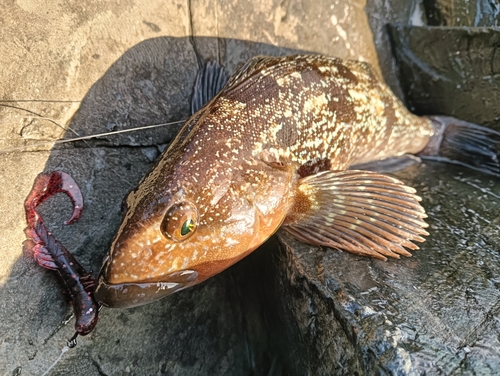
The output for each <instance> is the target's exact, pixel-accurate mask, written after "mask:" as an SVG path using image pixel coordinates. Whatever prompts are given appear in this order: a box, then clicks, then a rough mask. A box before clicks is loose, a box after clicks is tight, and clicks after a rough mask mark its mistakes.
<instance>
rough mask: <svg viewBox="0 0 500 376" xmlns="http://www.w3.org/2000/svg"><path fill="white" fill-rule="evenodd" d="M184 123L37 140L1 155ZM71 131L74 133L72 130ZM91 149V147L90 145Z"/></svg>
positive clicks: (180, 121) (178, 122)
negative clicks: (42, 146)
mask: <svg viewBox="0 0 500 376" xmlns="http://www.w3.org/2000/svg"><path fill="white" fill-rule="evenodd" d="M184 122H186V120H185V119H184V120H178V121H172V122H169V123H161V124H154V125H146V126H142V127H135V128H129V129H122V130H119V131H114V132H105V133H96V134H92V135H88V136H78V137H72V138H65V139H62V140H50V141H42V140H35V141H34V142H33V144H30V145H24V146H14V147H11V148H6V149H1V150H0V153H11V152H14V151H23V150H27V149H29V148H30V147H36V146H41V145H59V144H65V143H68V142H75V141H86V140H90V139H92V138H95V137H104V136H113V135H115V134H121V133H128V132H136V131H140V130H145V129H152V128H159V127H164V126H167V125H175V124H180V123H184ZM70 130H71V131H73V130H72V129H70ZM73 132H74V133H76V132H75V131H73ZM76 134H78V133H76ZM87 145H88V144H87ZM89 147H90V145H89Z"/></svg>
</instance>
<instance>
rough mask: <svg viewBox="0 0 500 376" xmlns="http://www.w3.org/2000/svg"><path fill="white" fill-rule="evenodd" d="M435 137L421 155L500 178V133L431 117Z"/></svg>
mask: <svg viewBox="0 0 500 376" xmlns="http://www.w3.org/2000/svg"><path fill="white" fill-rule="evenodd" d="M429 119H430V120H431V121H432V124H433V126H434V129H435V134H434V136H432V138H431V139H430V141H429V143H428V144H427V146H426V147H425V149H424V150H423V151H421V152H420V154H419V156H420V157H422V158H423V159H431V160H437V161H446V162H450V163H456V164H460V165H463V166H467V167H469V168H472V169H474V170H478V171H482V172H486V173H488V174H492V175H496V176H500V132H497V131H495V130H493V129H490V128H486V127H482V126H479V125H476V124H473V123H468V122H466V121H462V120H458V119H455V118H453V117H448V116H430V117H429Z"/></svg>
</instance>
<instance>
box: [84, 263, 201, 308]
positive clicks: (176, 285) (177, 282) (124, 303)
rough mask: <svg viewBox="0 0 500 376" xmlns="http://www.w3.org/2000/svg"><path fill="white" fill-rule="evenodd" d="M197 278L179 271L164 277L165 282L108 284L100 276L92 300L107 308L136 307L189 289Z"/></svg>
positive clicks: (193, 273)
mask: <svg viewBox="0 0 500 376" xmlns="http://www.w3.org/2000/svg"><path fill="white" fill-rule="evenodd" d="M197 278H198V273H197V272H196V271H194V270H181V271H179V272H175V273H172V274H169V275H167V276H165V281H159V282H147V281H146V282H125V283H116V284H114V283H109V282H108V281H107V280H106V278H105V277H104V276H103V275H102V274H101V275H100V276H99V280H98V283H97V287H96V289H95V291H94V298H95V299H96V300H97V301H98V302H99V303H100V304H102V305H103V306H105V307H109V308H132V307H138V306H141V305H144V304H148V303H151V302H154V301H156V300H158V299H161V298H163V297H165V296H167V295H170V294H173V293H174V292H177V291H181V290H183V289H185V288H187V287H190V286H192V285H194V284H195V283H196V279H197ZM167 281H168V282H167Z"/></svg>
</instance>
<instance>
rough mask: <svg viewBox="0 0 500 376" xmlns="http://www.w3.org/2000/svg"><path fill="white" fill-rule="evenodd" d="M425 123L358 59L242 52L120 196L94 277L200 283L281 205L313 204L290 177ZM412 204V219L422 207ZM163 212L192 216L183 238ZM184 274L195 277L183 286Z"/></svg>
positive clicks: (379, 152) (264, 230) (334, 164)
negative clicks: (117, 221) (108, 245)
mask: <svg viewBox="0 0 500 376" xmlns="http://www.w3.org/2000/svg"><path fill="white" fill-rule="evenodd" d="M432 132H433V128H432V125H431V122H430V121H429V120H428V119H424V118H419V117H417V116H414V115H412V114H411V113H410V112H409V111H408V110H407V109H406V108H405V107H404V106H403V105H402V103H401V102H400V101H399V100H398V99H397V98H396V97H395V96H394V95H393V94H392V93H391V92H390V91H389V89H388V88H387V87H386V86H385V85H384V84H383V83H381V82H380V81H378V79H377V77H376V76H375V74H374V73H373V71H372V69H371V68H370V67H369V65H368V64H365V63H362V62H354V61H344V60H340V59H336V58H328V57H322V56H289V57H282V58H273V57H257V58H254V59H251V60H250V61H249V62H248V63H247V64H245V66H243V67H242V68H241V69H240V70H239V71H238V72H237V73H236V74H235V75H233V76H232V77H231V78H230V80H229V81H228V83H227V85H226V86H225V88H224V89H223V90H222V92H220V93H219V94H218V95H217V96H216V97H215V98H214V99H213V100H212V101H211V102H209V103H208V104H207V105H206V106H205V107H203V108H202V109H201V110H200V111H199V112H198V113H196V114H195V115H194V116H193V117H192V118H191V119H190V120H189V121H188V123H187V124H186V125H185V126H184V128H183V129H182V130H181V132H180V133H179V135H178V136H177V138H176V139H175V140H174V141H173V143H172V144H171V146H170V147H169V149H168V150H167V151H166V153H165V154H164V155H163V156H162V158H161V160H160V161H159V162H158V164H157V165H156V167H155V168H154V169H153V171H152V172H151V173H150V174H149V175H147V176H146V177H145V178H144V180H143V181H142V182H141V184H140V185H139V187H138V188H137V189H136V190H135V191H134V192H132V193H131V194H130V195H129V197H128V199H127V203H128V206H129V209H128V211H127V213H126V215H125V217H124V220H123V222H122V225H121V227H120V230H119V232H118V234H117V236H116V238H115V240H114V243H113V247H112V250H111V252H110V258H109V260H108V261H107V262H106V263H105V265H104V266H103V270H102V273H101V275H102V276H104V277H102V278H105V280H106V283H109V284H117V285H119V284H126V283H132V282H134V281H135V282H137V283H140V282H168V283H169V286H167V287H164V288H165V289H171V290H172V291H176V290H178V289H181V288H185V287H187V285H189V284H192V283H191V282H193V283H198V282H200V281H202V280H204V279H206V278H208V277H209V276H211V275H213V274H216V273H218V272H220V271H221V270H223V269H225V268H226V267H228V266H229V265H231V264H233V263H234V262H236V261H237V260H239V259H241V258H242V257H244V256H245V255H246V254H248V253H249V252H251V251H252V250H254V249H255V248H256V247H258V246H259V245H260V244H262V243H263V242H264V241H265V239H267V238H268V237H269V236H270V235H272V234H273V233H274V232H275V231H276V230H277V229H278V228H279V226H280V225H281V224H282V222H283V221H285V220H286V217H287V213H288V212H289V211H290V209H292V208H293V210H295V211H297V210H299V211H300V210H303V208H304V207H305V206H307V205H308V206H307V207H308V208H309V207H312V206H313V205H312V204H313V203H312V202H309V201H310V200H314V199H315V198H314V197H310V198H307V197H304V198H303V199H301V198H300V197H299V196H300V194H302V193H301V192H303V191H304V190H302V191H300V190H298V189H297V185H298V184H299V178H300V177H304V176H308V175H311V174H315V173H318V172H320V171H325V170H334V171H339V170H345V169H347V168H348V167H349V166H351V165H352V164H356V163H362V162H367V161H371V160H377V159H381V158H386V157H389V156H395V155H401V154H404V153H416V152H418V151H420V150H421V149H423V148H424V146H425V145H426V144H427V142H428V140H429V138H430V136H431V135H432ZM382 180H383V179H382ZM366 181H367V184H371V183H370V182H372V181H371V180H369V179H368V180H366ZM374 181H375V180H374ZM396 182H397V181H396ZM374 184H375V185H377V184H392V185H391V187H392V186H394V187H396V186H399V185H401V183H400V182H397V183H393V182H392V181H391V182H390V183H389V182H386V181H385V180H384V181H378V182H377V181H375V183H374ZM406 188H407V187H405V189H406ZM360 189H362V188H360ZM388 189H393V188H388ZM408 190H411V189H406V190H401V192H409V191H408ZM413 193H414V191H411V192H410V193H408V195H409V196H411V197H410V199H411V200H412V205H413V202H414V201H415V200H416V198H414V196H413ZM403 194H405V195H406V193H403ZM410 199H409V200H410ZM308 200H309V201H308ZM415 202H416V201H415ZM415 205H416V206H415ZM415 205H414V206H415V207H417V208H418V210H421V208H420V206H419V205H418V203H417V204H415ZM172 208H175V211H174V212H172V213H173V214H172V213H170V212H171V211H172V210H173V209H172ZM300 208H302V209H300ZM304 210H305V209H304ZM304 210H303V211H304ZM411 210H413V209H411ZM418 210H417V212H416V213H417V214H415V213H413V212H412V213H413V214H412V215H414V217H415V220H416V221H420V219H421V218H422V217H424V216H425V215H423V214H422V215H421V214H419V213H420V212H419V211H418ZM304 212H305V211H304ZM421 212H422V213H423V210H421ZM169 213H170V214H169ZM186 213H187V214H186ZM167 214H168V215H169V218H173V221H174V222H171V223H170V226H171V227H172V226H173V225H172V223H177V222H179V221H181V217H182V216H185V215H188V217H189V218H191V217H192V216H195V217H196V218H195V220H193V223H195V224H196V229H195V231H194V230H193V233H192V234H189V239H186V240H182V241H181V240H179V239H173V240H172V239H171V236H170V237H169V236H166V235H165V231H163V233H162V230H161V229H162V227H161V226H162V221H164V218H165V217H166V216H167ZM295 214H297V213H295ZM182 218H184V217H182ZM186 218H187V217H186ZM175 221H177V222H175ZM189 221H191V219H189ZM420 222H421V221H420ZM420 222H419V223H420ZM182 223H184V224H186V223H188V222H186V221H184V222H182V221H181V222H179V226H180V225H181V224H182ZM189 223H191V222H189ZM422 223H423V222H422ZM164 226H165V225H164ZM419 226H420V225H419ZM164 228H165V227H163V229H164ZM172 228H174V227H172ZM186 231H187V230H186ZM420 233H425V232H420ZM407 239H413V238H412V237H411V236H408V237H407ZM344 248H345V247H344ZM390 253H392V252H390ZM401 253H402V254H405V253H403V252H401ZM406 253H407V252H406ZM181 273H184V274H182V275H181ZM190 276H191V277H192V276H195V277H193V278H196V279H192V280H190V283H186V280H188V279H189V278H191V277H190ZM177 285H178V286H177ZM97 294H99V291H98V292H97ZM134 304H139V303H134ZM140 304H142V303H140Z"/></svg>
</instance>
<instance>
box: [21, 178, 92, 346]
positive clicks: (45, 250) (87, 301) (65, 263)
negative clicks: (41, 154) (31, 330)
mask: <svg viewBox="0 0 500 376" xmlns="http://www.w3.org/2000/svg"><path fill="white" fill-rule="evenodd" d="M60 192H62V193H65V194H66V195H68V197H69V198H70V199H71V202H72V203H73V213H72V215H71V218H70V219H69V220H67V221H66V222H64V223H65V224H71V223H75V222H76V221H77V220H78V219H79V218H80V217H81V215H82V211H83V197H82V194H81V192H80V189H79V188H78V185H77V184H76V183H75V181H74V180H73V178H72V177H71V176H70V175H68V174H66V173H64V172H62V171H54V172H52V173H50V174H43V173H42V174H39V175H38V176H37V178H36V179H35V182H34V185H33V188H32V189H31V192H30V193H29V195H28V197H27V198H26V200H25V202H24V209H25V213H26V221H27V223H28V227H27V228H26V229H25V233H26V235H27V237H28V239H27V240H26V241H25V242H24V249H25V251H28V252H30V253H32V254H33V257H34V258H35V260H36V262H37V263H38V264H39V265H40V266H42V267H44V268H46V269H51V270H54V271H57V274H58V275H59V277H60V280H61V281H62V283H63V284H64V286H65V287H66V289H67V291H68V293H69V295H70V297H71V302H72V304H73V309H74V313H75V318H76V322H75V334H74V335H73V337H72V338H71V339H70V340H69V341H68V346H70V347H74V346H75V345H76V337H77V336H78V335H82V336H84V335H87V334H89V333H90V332H91V331H92V330H93V329H94V327H95V325H96V324H97V320H98V312H99V305H98V303H97V302H96V300H95V299H94V296H93V291H94V287H95V281H94V279H93V278H92V275H91V273H88V272H87V271H85V269H84V268H83V267H82V266H81V265H80V263H79V262H78V261H77V260H76V258H75V257H74V256H73V255H72V254H71V253H70V252H69V251H68V250H67V249H66V248H65V247H64V246H63V245H62V244H61V243H60V242H59V241H58V240H57V239H56V238H55V237H54V235H52V234H51V233H50V232H49V231H48V229H47V227H46V226H45V225H44V223H43V219H42V217H41V216H40V215H39V214H38V212H37V211H36V208H37V206H38V205H40V204H41V203H42V202H43V201H45V200H46V199H48V198H49V197H51V196H52V195H54V194H56V193H60Z"/></svg>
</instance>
